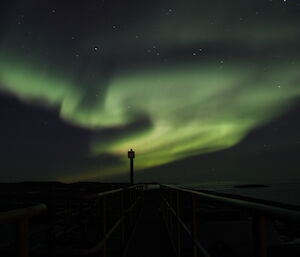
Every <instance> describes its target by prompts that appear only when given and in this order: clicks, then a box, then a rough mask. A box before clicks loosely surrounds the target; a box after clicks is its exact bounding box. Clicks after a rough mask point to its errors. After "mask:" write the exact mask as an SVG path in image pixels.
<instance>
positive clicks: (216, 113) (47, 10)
mask: <svg viewBox="0 0 300 257" xmlns="http://www.w3.org/2000/svg"><path fill="white" fill-rule="evenodd" d="M299 57H300V1H298V0H286V1H285V0H278V1H276V0H260V1H241V0H239V1H238V0H229V1H222V0H218V1H217V0H207V1H202V0H201V1H200V0H195V1H194V0H193V1H192V0H188V1H179V0H178V1H148V0H147V1H146V0H145V1H122V0H110V1H109V0H101V1H99V0H97V1H95V0H93V1H92V0H90V1H62V0H57V1H53V0H51V1H50V0H48V1H46V0H44V1H38V0H35V1H29V0H28V1H21V0H20V1H1V4H0V108H1V109H0V154H1V156H0V169H1V172H0V181H8V182H9V181H22V180H59V181H63V182H73V181H78V180H99V181H117V180H123V181H125V180H126V179H128V176H127V173H128V169H129V162H128V158H127V151H128V150H129V149H131V148H132V149H134V150H135V151H136V159H135V168H136V170H137V178H138V179H140V180H141V181H142V180H144V181H164V182H174V183H198V182H205V181H232V180H237V181H243V182H251V181H268V180H269V181H270V180H274V179H275V180H276V179H277V180H295V179H299V180H300V174H299V175H298V173H299V167H300V165H299V164H298V160H297V158H298V154H299V150H300V133H299V131H300V121H299V115H300V104H299V103H300V101H299V99H300V98H299V97H300V59H299ZM125 174H126V175H125Z"/></svg>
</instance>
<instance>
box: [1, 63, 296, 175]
mask: <svg viewBox="0 0 300 257" xmlns="http://www.w3.org/2000/svg"><path fill="white" fill-rule="evenodd" d="M299 68H300V66H299V65H294V66H293V68H291V67H286V68H284V66H282V65H281V66H280V67H276V66H274V67H273V69H272V72H270V73H265V72H262V71H261V67H256V68H255V69H252V70H249V69H248V66H247V65H241V64H240V65H239V66H236V65H232V66H229V67H226V66H225V67H223V68H220V67H219V65H218V64H217V65H214V64H213V63H210V64H206V65H205V66H204V65H200V64H197V65H195V64H194V65H182V66H176V67H163V66H161V67H157V68H152V69H140V70H136V71H134V72H126V73H119V74H116V75H115V76H114V77H113V78H112V80H111V82H110V84H109V87H108V91H107V93H106V96H105V98H104V104H103V105H99V106H97V105H96V106H94V109H92V110H91V111H90V112H89V113H87V112H85V111H84V110H83V111H81V109H80V107H79V104H80V101H81V100H82V95H81V90H82V88H80V87H78V88H76V87H74V86H73V85H72V81H71V80H68V79H65V78H60V77H53V76H52V75H51V74H47V73H46V72H41V71H39V70H38V71H36V72H34V69H30V68H28V67H24V66H21V65H7V63H6V64H4V63H0V69H1V80H2V81H1V82H2V85H5V86H6V89H7V90H9V91H12V92H14V93H15V94H17V95H19V96H21V97H22V98H24V99H40V98H43V99H47V101H48V102H49V103H51V104H60V106H61V109H60V110H61V117H62V118H64V119H65V120H68V121H71V122H72V123H74V124H78V125H81V126H86V127H90V128H101V127H106V126H108V127H113V126H121V125H126V124H128V123H130V122H132V121H134V120H135V119H137V118H138V117H140V116H141V115H147V116H148V117H149V119H150V121H151V124H152V128H151V129H149V130H147V131H145V132H143V133H138V134H137V135H135V136H134V135H131V136H128V137H127V136H126V135H124V136H123V137H121V138H118V139H117V140H113V141H112V142H105V143H103V142H97V141H93V142H91V151H92V153H93V154H94V155H98V154H102V153H109V154H113V155H118V156H120V157H121V158H123V157H124V163H127V158H126V152H127V150H128V148H133V149H135V150H136V152H137V156H138V158H137V160H136V165H137V169H143V168H146V167H152V166H155V165H159V164H163V163H167V162H170V161H173V160H176V159H180V158H184V157H187V156H190V155H195V154H200V153H205V152H212V151H216V150H220V149H225V148H228V147H231V146H233V145H234V144H236V143H238V142H239V141H240V140H241V139H242V138H243V137H244V136H245V135H246V134H247V133H248V132H249V131H250V130H251V129H253V128H255V127H257V126H259V125H261V124H263V123H265V122H267V121H269V120H270V119H272V118H274V117H275V116H277V115H279V114H280V113H282V112H284V111H285V109H286V108H287V107H288V106H289V105H290V104H291V100H292V99H293V97H295V96H297V95H299V94H300V87H299V86H297V85H296V84H293V82H295V83H296V78H297V76H298V74H297V71H298V70H299ZM262 73H263V75H264V76H261V75H262ZM257 77H262V78H261V79H260V80H259V81H256V82H255V83H253V84H252V83H251V81H252V78H257ZM99 87H101V85H99ZM126 169H127V166H125V167H113V166H112V169H111V170H109V171H106V174H105V173H101V174H102V175H112V173H119V172H122V170H126ZM95 173H97V174H99V172H96V171H95ZM89 177H93V172H91V173H90V174H85V178H89Z"/></svg>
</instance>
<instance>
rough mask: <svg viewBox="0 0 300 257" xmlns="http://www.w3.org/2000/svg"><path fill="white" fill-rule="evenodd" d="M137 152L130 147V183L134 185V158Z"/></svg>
mask: <svg viewBox="0 0 300 257" xmlns="http://www.w3.org/2000/svg"><path fill="white" fill-rule="evenodd" d="M134 156H135V153H134V151H132V149H130V151H128V158H129V159H130V184H131V185H133V159H134Z"/></svg>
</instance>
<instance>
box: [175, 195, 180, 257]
mask: <svg viewBox="0 0 300 257" xmlns="http://www.w3.org/2000/svg"><path fill="white" fill-rule="evenodd" d="M179 215H180V204H179V191H176V221H177V223H176V226H177V229H176V231H177V256H178V257H180V256H181V238H180V236H181V235H180V222H179Z"/></svg>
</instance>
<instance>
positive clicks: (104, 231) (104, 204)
mask: <svg viewBox="0 0 300 257" xmlns="http://www.w3.org/2000/svg"><path fill="white" fill-rule="evenodd" d="M102 203H103V209H102V230H103V240H104V243H103V247H102V256H103V257H106V256H107V242H106V227H107V220H106V218H107V217H106V197H105V196H103V202H102Z"/></svg>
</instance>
